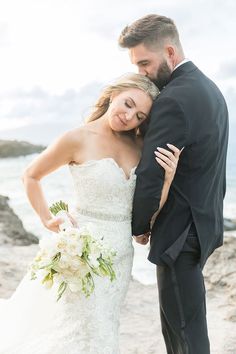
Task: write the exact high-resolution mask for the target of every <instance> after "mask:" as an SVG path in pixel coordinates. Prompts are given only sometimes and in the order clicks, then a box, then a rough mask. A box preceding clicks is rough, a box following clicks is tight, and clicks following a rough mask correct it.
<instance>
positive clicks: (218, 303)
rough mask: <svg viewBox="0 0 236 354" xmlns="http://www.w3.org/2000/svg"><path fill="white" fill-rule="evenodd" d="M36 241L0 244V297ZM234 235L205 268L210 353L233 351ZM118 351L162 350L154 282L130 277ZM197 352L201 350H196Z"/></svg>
mask: <svg viewBox="0 0 236 354" xmlns="http://www.w3.org/2000/svg"><path fill="white" fill-rule="evenodd" d="M37 249H38V245H30V246H12V245H1V247H0V297H1V298H8V297H10V296H11V294H12V293H13V291H14V290H15V288H16V287H17V285H18V283H19V281H20V279H21V278H22V276H23V274H24V273H25V270H26V269H27V265H28V264H29V262H30V260H31V259H32V258H33V256H34V255H35V253H36V252H37ZM235 258H236V238H233V237H227V238H226V241H225V245H224V247H221V248H220V249H218V250H217V251H216V252H215V253H214V255H213V256H212V257H211V258H210V259H209V262H208V264H207V266H206V268H205V279H206V287H207V289H208V291H207V307H208V326H209V336H210V340H211V353H212V354H229V353H230V354H236V286H235V285H236V271H235ZM120 333H121V336H120V347H121V354H165V353H166V351H165V346H164V342H163V339H162V334H161V327H160V321H159V313H158V296H157V289H156V286H155V285H142V284H141V283H139V282H137V281H134V280H132V281H131V283H130V287H129V291H128V295H127V298H126V301H125V304H124V306H123V309H122V315H121V328H120ZM199 354H201V353H199Z"/></svg>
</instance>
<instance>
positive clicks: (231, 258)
mask: <svg viewBox="0 0 236 354" xmlns="http://www.w3.org/2000/svg"><path fill="white" fill-rule="evenodd" d="M204 277H205V283H206V288H207V290H208V291H209V292H213V293H215V294H217V293H218V294H220V293H222V292H223V293H224V296H225V297H226V298H227V302H226V303H225V304H222V306H226V305H227V306H228V307H229V311H228V313H227V316H226V317H227V318H226V319H227V320H230V321H233V322H236V237H232V236H226V237H225V238H224V245H223V246H222V247H220V248H218V249H216V250H215V252H214V253H213V254H212V255H211V256H210V258H209V259H208V261H207V264H206V266H205V269H204Z"/></svg>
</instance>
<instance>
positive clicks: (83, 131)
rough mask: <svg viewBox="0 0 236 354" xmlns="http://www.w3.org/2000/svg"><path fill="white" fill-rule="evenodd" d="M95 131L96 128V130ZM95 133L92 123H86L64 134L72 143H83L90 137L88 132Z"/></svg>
mask: <svg viewBox="0 0 236 354" xmlns="http://www.w3.org/2000/svg"><path fill="white" fill-rule="evenodd" d="M94 132H95V130H94ZM91 133H93V129H91V127H90V124H84V125H81V126H79V127H76V128H73V129H70V130H68V131H66V132H65V133H64V134H63V137H64V139H65V140H67V141H68V142H69V143H70V144H71V145H81V143H83V141H84V139H86V138H88V134H91Z"/></svg>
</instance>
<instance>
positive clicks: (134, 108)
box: [0, 74, 180, 354]
mask: <svg viewBox="0 0 236 354" xmlns="http://www.w3.org/2000/svg"><path fill="white" fill-rule="evenodd" d="M157 95H158V90H157V88H156V87H155V85H154V84H153V83H152V82H151V81H149V79H148V78H146V77H145V76H141V75H139V74H127V75H124V76H123V77H121V78H119V79H118V80H117V81H116V82H114V83H113V84H111V85H110V86H108V87H106V88H105V90H104V91H103V92H102V94H101V96H100V98H99V99H98V101H97V103H96V105H95V107H94V110H93V112H92V114H91V115H90V117H89V118H88V122H87V124H85V125H84V126H82V127H80V128H75V129H73V130H70V131H68V132H66V133H65V134H63V135H62V136H61V137H59V138H58V139H57V140H56V141H55V142H54V143H53V144H52V145H50V146H49V147H48V148H47V149H46V150H45V151H43V152H42V153H41V154H40V155H39V156H38V157H37V158H36V159H35V160H34V161H33V162H32V163H31V164H30V165H29V166H28V167H27V168H26V170H25V172H24V175H23V182H24V186H25V189H26V193H27V196H28V198H29V201H30V203H31V205H32V207H33V208H34V210H35V211H36V213H37V214H38V216H39V217H40V219H41V221H42V223H43V225H44V226H45V227H46V228H47V229H49V230H51V231H53V232H56V233H57V232H58V231H59V225H60V224H61V223H62V222H63V220H62V219H60V218H58V217H54V216H52V214H51V213H50V211H49V208H48V205H47V202H46V199H45V197H44V194H43V191H42V189H41V186H40V180H41V179H42V178H43V177H44V176H46V175H48V174H49V173H51V172H52V171H54V170H56V169H57V168H59V167H60V166H62V165H69V169H70V172H71V174H72V177H73V180H74V188H75V194H76V198H77V199H76V200H77V206H76V210H75V211H74V212H72V213H71V215H70V218H71V220H72V221H73V223H74V224H78V225H80V226H82V225H85V224H86V223H88V222H89V223H90V224H91V225H92V228H93V235H98V234H99V235H101V234H102V235H103V237H104V240H105V241H106V243H108V244H109V245H110V246H111V247H112V248H114V249H115V251H116V253H117V255H116V260H115V264H114V269H115V272H116V280H115V281H113V282H112V283H111V282H110V281H109V279H107V278H100V277H96V279H95V291H94V293H93V294H92V295H91V296H90V297H89V298H85V297H84V296H83V295H82V294H80V295H78V294H73V293H70V291H69V290H67V291H66V292H65V294H64V295H63V297H62V298H61V300H60V301H58V302H56V301H55V296H54V295H55V294H53V291H52V290H53V289H52V290H46V289H45V288H44V287H43V286H42V285H41V284H40V282H39V281H37V280H34V281H31V280H30V275H29V273H27V274H26V275H25V277H24V278H23V280H22V281H21V283H20V285H19V286H18V287H17V289H16V291H15V293H14V294H13V295H12V297H11V298H10V299H8V300H4V301H3V303H2V304H1V307H0V353H1V354H53V353H56V354H118V353H119V334H118V333H119V316H120V309H121V306H122V303H123V300H124V298H125V295H126V292H127V288H128V285H129V281H130V277H131V268H132V261H133V247H132V237H131V211H132V199H133V193H134V188H135V179H136V176H135V168H136V166H137V165H138V163H139V160H140V157H141V149H142V134H141V132H142V131H143V123H144V122H145V121H146V120H147V119H148V115H149V111H150V109H151V106H152V102H153V100H154V99H156V97H157ZM171 149H172V150H173V155H172V157H167V155H166V154H165V152H164V153H163V154H162V155H160V154H158V157H157V156H155V152H153V158H156V160H157V163H159V164H160V165H161V166H162V167H163V168H164V169H165V183H164V188H163V196H162V201H161V205H163V203H164V202H165V199H166V196H167V195H168V190H169V187H170V184H171V182H172V179H173V177H174V174H175V169H176V165H177V162H178V158H179V153H180V152H179V150H178V149H177V148H175V147H174V146H172V148H171ZM48 237H50V236H48Z"/></svg>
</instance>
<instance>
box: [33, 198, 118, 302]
mask: <svg viewBox="0 0 236 354" xmlns="http://www.w3.org/2000/svg"><path fill="white" fill-rule="evenodd" d="M50 210H51V212H52V213H53V214H54V215H56V216H58V215H60V216H63V218H64V219H66V221H65V222H64V223H63V224H61V225H60V226H61V227H60V232H59V233H57V234H52V235H51V237H47V238H44V239H42V240H40V242H39V246H40V250H39V252H38V254H37V256H36V257H35V259H34V260H33V263H32V264H31V279H36V278H40V279H41V280H42V284H44V285H45V286H46V287H47V288H51V287H52V286H53V284H54V283H55V284H57V285H58V289H57V294H58V297H57V301H58V300H59V299H60V298H61V297H62V295H63V293H64V292H65V290H66V289H67V288H68V289H69V290H70V291H71V292H74V293H79V292H83V293H84V295H85V296H86V297H88V296H90V295H91V294H92V292H93V291H94V289H95V285H94V276H101V277H109V278H110V281H113V280H114V279H115V277H116V275H115V272H114V269H113V260H114V257H115V255H116V253H115V251H114V250H112V249H111V248H109V247H107V246H106V245H105V244H104V242H103V240H102V239H100V240H97V239H95V238H94V237H93V235H92V232H91V230H90V226H89V224H88V225H86V226H84V227H79V228H77V227H73V226H72V224H71V222H70V220H69V218H68V216H67V214H66V213H67V212H68V206H67V204H65V203H63V202H62V201H60V202H57V203H55V204H53V205H52V207H51V208H50Z"/></svg>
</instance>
